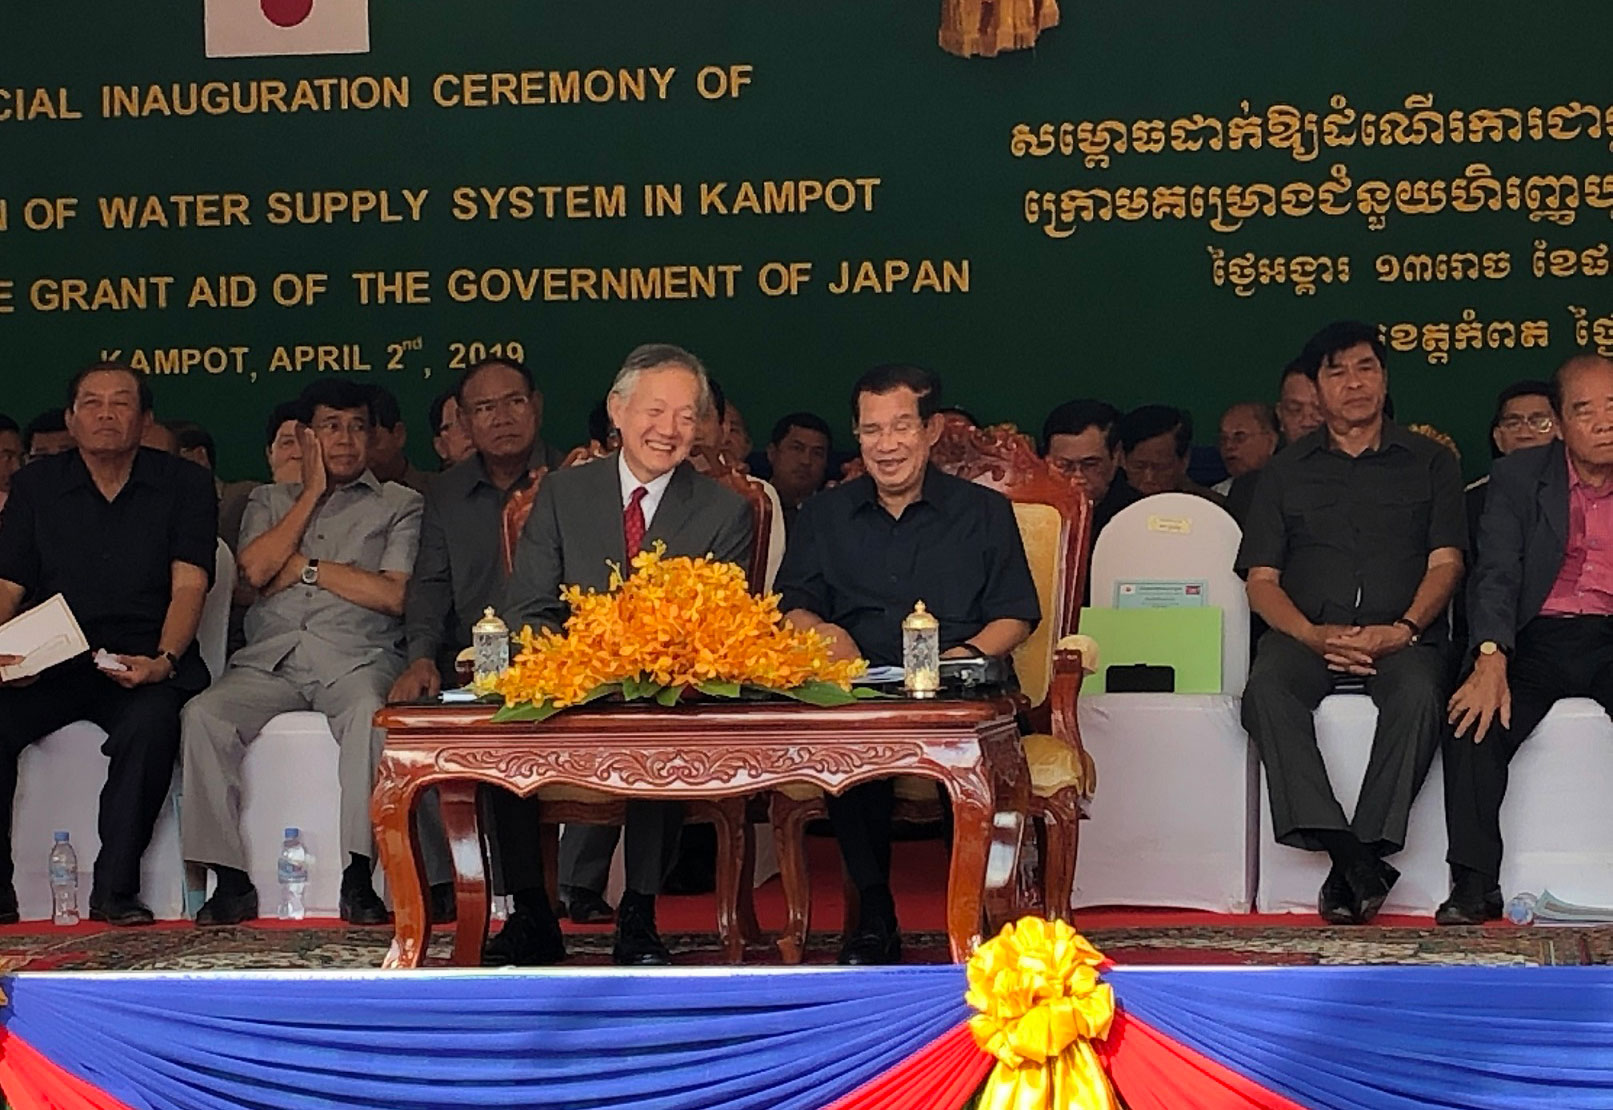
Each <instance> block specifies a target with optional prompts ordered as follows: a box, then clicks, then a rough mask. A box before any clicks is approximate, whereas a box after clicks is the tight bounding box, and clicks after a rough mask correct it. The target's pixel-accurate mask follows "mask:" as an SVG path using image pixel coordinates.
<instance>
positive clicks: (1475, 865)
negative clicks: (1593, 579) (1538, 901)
mask: <svg viewBox="0 0 1613 1110" xmlns="http://www.w3.org/2000/svg"><path fill="white" fill-rule="evenodd" d="M1507 685H1508V687H1509V688H1510V689H1511V692H1512V727H1511V728H1502V727H1501V723H1500V722H1499V721H1496V722H1495V723H1493V724H1491V726H1490V731H1489V732H1488V733H1486V734H1485V737H1484V740H1483V741H1482V742H1481V743H1478V744H1475V743H1474V742H1473V732H1472V730H1469V731H1468V734H1467V735H1466V736H1465V737H1463V738H1460V739H1458V738H1457V737H1456V735H1455V734H1454V730H1453V731H1452V734H1451V735H1449V736H1447V737H1446V740H1445V830H1446V833H1447V835H1448V836H1449V837H1450V848H1449V850H1448V851H1447V853H1446V856H1445V858H1446V860H1448V861H1449V862H1450V863H1451V864H1452V865H1454V866H1459V867H1467V868H1471V869H1472V870H1474V871H1477V872H1479V873H1480V874H1481V875H1484V876H1487V877H1488V878H1490V879H1492V880H1493V879H1496V878H1497V877H1499V875H1500V874H1501V850H1502V848H1501V800H1502V799H1503V798H1505V797H1506V793H1507V765H1508V764H1509V763H1511V762H1512V757H1513V755H1514V754H1516V752H1517V750H1518V748H1519V747H1520V746H1521V745H1522V744H1523V742H1524V741H1525V740H1527V739H1528V738H1529V734H1530V733H1532V732H1534V730H1535V726H1537V725H1538V724H1540V722H1541V719H1542V718H1544V717H1545V716H1546V714H1547V713H1548V712H1549V711H1550V710H1551V707H1552V703H1554V702H1555V701H1557V699H1558V698H1576V697H1577V698H1592V699H1594V700H1595V701H1597V702H1598V703H1600V704H1601V706H1602V708H1603V709H1605V710H1607V711H1608V712H1609V713H1610V714H1613V617H1536V618H1535V619H1534V620H1532V621H1530V622H1529V623H1528V624H1527V625H1525V626H1524V627H1523V629H1522V631H1520V632H1519V633H1518V639H1517V643H1516V645H1515V647H1514V650H1513V653H1512V659H1511V660H1510V661H1508V663H1507Z"/></svg>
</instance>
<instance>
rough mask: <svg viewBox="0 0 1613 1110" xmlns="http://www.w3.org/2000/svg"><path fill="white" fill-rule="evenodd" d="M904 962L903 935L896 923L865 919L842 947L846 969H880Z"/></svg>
mask: <svg viewBox="0 0 1613 1110" xmlns="http://www.w3.org/2000/svg"><path fill="white" fill-rule="evenodd" d="M901 962H902V934H901V931H900V930H899V929H897V927H896V922H894V921H885V920H883V919H877V918H876V919H871V920H870V919H864V920H863V921H862V922H861V923H860V924H859V925H858V926H857V929H856V931H855V932H853V933H852V934H851V935H850V936H848V937H847V938H846V940H845V943H844V944H842V945H841V946H840V963H841V964H843V965H844V966H846V967H878V966H881V965H884V964H899V963H901Z"/></svg>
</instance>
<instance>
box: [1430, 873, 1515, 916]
mask: <svg viewBox="0 0 1613 1110" xmlns="http://www.w3.org/2000/svg"><path fill="white" fill-rule="evenodd" d="M1501 908H1502V899H1501V888H1500V886H1498V885H1496V884H1495V883H1494V882H1492V881H1491V880H1490V879H1488V878H1486V877H1485V876H1483V875H1480V874H1478V873H1477V872H1467V873H1464V874H1462V875H1458V876H1457V878H1456V885H1455V886H1454V887H1452V888H1451V896H1450V897H1449V898H1447V899H1445V901H1444V903H1443V904H1441V905H1440V907H1439V909H1437V910H1435V911H1434V921H1435V923H1436V924H1439V925H1483V924H1484V923H1485V922H1486V921H1495V920H1497V919H1498V918H1499V917H1500V916H1501Z"/></svg>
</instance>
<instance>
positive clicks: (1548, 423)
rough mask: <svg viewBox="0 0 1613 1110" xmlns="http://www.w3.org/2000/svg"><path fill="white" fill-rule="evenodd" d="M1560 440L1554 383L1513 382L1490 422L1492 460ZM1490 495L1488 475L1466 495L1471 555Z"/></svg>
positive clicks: (1476, 549)
mask: <svg viewBox="0 0 1613 1110" xmlns="http://www.w3.org/2000/svg"><path fill="white" fill-rule="evenodd" d="M1556 438H1558V431H1557V418H1556V417H1555V416H1553V415H1552V411H1551V383H1550V382H1539V381H1522V382H1513V383H1512V384H1511V385H1509V386H1507V387H1506V388H1505V389H1503V390H1502V391H1501V392H1500V394H1499V395H1498V396H1497V397H1496V399H1495V415H1494V416H1493V417H1491V418H1490V458H1491V459H1501V458H1505V457H1506V456H1508V455H1510V454H1512V453H1513V452H1514V451H1522V450H1523V449H1524V448H1525V447H1543V446H1545V445H1546V444H1548V443H1550V442H1551V441H1552V440H1554V439H1556ZM1489 492H1490V476H1489V475H1488V474H1486V475H1485V476H1484V477H1482V478H1480V479H1479V480H1478V481H1476V482H1473V483H1472V484H1470V485H1469V486H1468V487H1467V489H1466V491H1465V496H1466V498H1467V529H1468V532H1469V534H1470V535H1471V538H1472V541H1473V542H1472V545H1471V546H1470V547H1469V548H1468V550H1469V551H1472V552H1474V553H1475V554H1476V553H1477V551H1478V546H1479V518H1480V517H1482V516H1483V515H1484V499H1485V497H1486V496H1487V495H1488V494H1489Z"/></svg>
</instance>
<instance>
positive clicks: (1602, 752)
mask: <svg viewBox="0 0 1613 1110" xmlns="http://www.w3.org/2000/svg"><path fill="white" fill-rule="evenodd" d="M1511 770H1512V774H1511V777H1510V779H1509V781H1508V783H1507V797H1506V801H1505V802H1503V803H1502V805H1501V841H1502V844H1503V845H1504V846H1505V855H1503V856H1502V859H1501V889H1502V890H1503V891H1505V892H1506V894H1507V896H1508V897H1511V896H1512V895H1514V894H1521V893H1523V892H1524V891H1529V892H1531V893H1534V894H1539V893H1540V892H1541V891H1543V890H1549V891H1551V892H1552V893H1553V894H1555V895H1556V896H1557V897H1559V898H1562V899H1565V900H1567V901H1570V902H1577V903H1579V904H1580V905H1587V906H1600V907H1603V908H1608V907H1613V806H1610V805H1609V804H1608V797H1607V796H1608V788H1609V784H1610V783H1613V722H1610V721H1609V720H1608V718H1607V714H1606V713H1605V712H1604V711H1603V710H1602V707H1601V706H1600V705H1598V704H1597V703H1596V702H1594V701H1591V700H1590V699H1589V698H1564V699H1563V700H1562V701H1559V702H1558V703H1557V704H1556V705H1554V706H1552V709H1551V712H1550V713H1548V714H1546V719H1545V720H1544V721H1542V722H1541V723H1540V727H1539V728H1537V729H1535V731H1534V733H1533V734H1532V735H1531V736H1530V737H1529V739H1528V740H1527V741H1526V742H1525V743H1524V745H1523V747H1521V748H1519V749H1518V754H1517V755H1515V756H1513V758H1512V769H1511Z"/></svg>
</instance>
